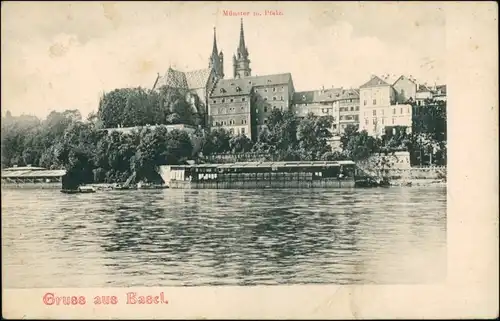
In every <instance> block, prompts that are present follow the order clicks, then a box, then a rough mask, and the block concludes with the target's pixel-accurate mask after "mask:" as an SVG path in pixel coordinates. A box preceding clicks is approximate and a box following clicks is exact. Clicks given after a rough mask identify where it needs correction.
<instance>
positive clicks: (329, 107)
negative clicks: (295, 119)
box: [292, 88, 359, 136]
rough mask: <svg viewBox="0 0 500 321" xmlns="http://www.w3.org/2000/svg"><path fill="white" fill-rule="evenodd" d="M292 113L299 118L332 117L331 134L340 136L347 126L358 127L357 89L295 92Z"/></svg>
mask: <svg viewBox="0 0 500 321" xmlns="http://www.w3.org/2000/svg"><path fill="white" fill-rule="evenodd" d="M292 111H293V112H294V113H295V114H296V115H297V116H299V117H305V116H307V114H309V113H312V114H314V115H315V116H332V117H333V125H332V133H333V134H334V135H336V136H337V135H341V134H342V133H343V132H344V130H345V128H346V127H347V126H348V125H355V126H359V91H358V90H357V89H344V88H331V89H326V90H325V89H324V88H322V89H321V90H314V91H301V92H296V93H295V94H294V97H293V102H292Z"/></svg>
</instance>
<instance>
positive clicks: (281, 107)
mask: <svg viewBox="0 0 500 321" xmlns="http://www.w3.org/2000/svg"><path fill="white" fill-rule="evenodd" d="M272 109H278V107H276V106H273V108H272ZM280 110H281V111H283V106H280ZM268 111H269V109H268V108H267V106H264V112H265V113H267V112H268ZM255 112H256V113H257V114H258V113H259V109H258V108H257V109H255Z"/></svg>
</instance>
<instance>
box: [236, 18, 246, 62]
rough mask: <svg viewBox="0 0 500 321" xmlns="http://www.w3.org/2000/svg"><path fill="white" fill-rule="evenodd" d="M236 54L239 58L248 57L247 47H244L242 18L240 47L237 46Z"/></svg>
mask: <svg viewBox="0 0 500 321" xmlns="http://www.w3.org/2000/svg"><path fill="white" fill-rule="evenodd" d="M238 53H239V54H240V55H241V57H246V56H248V51H247V47H246V45H245V32H244V31H243V18H241V27H240V45H239V46H238Z"/></svg>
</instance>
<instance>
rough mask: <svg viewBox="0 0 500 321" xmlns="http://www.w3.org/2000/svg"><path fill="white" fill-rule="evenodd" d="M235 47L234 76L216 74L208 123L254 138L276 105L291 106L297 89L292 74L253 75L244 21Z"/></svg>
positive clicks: (280, 107)
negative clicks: (224, 76)
mask: <svg viewBox="0 0 500 321" xmlns="http://www.w3.org/2000/svg"><path fill="white" fill-rule="evenodd" d="M236 51H237V54H236V55H234V56H233V76H234V78H233V79H222V78H217V80H216V81H215V83H214V86H213V88H212V89H211V90H210V91H209V99H208V119H209V121H208V124H209V126H210V127H211V128H224V129H226V130H228V131H229V132H231V133H233V134H236V135H237V134H244V135H247V136H248V137H250V138H251V139H253V140H255V139H257V137H258V135H259V133H260V131H262V130H263V129H264V128H265V127H266V125H267V121H268V118H269V116H270V115H271V112H272V110H273V109H279V110H281V111H287V110H289V108H290V105H291V101H292V98H293V93H294V86H293V81H292V75H291V74H290V73H283V74H275V75H266V76H252V73H251V72H252V71H251V68H250V59H249V54H248V49H247V47H246V44H245V33H244V29H243V22H242V23H241V28H240V41H239V45H238V48H237V50H236Z"/></svg>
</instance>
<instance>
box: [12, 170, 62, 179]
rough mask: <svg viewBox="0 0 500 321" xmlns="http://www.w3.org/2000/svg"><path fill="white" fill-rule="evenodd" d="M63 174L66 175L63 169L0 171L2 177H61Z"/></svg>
mask: <svg viewBox="0 0 500 321" xmlns="http://www.w3.org/2000/svg"><path fill="white" fill-rule="evenodd" d="M64 175H66V171H65V170H63V169H55V170H48V169H47V170H34V171H33V170H18V171H12V170H9V171H2V178H25V177H61V176H64Z"/></svg>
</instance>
